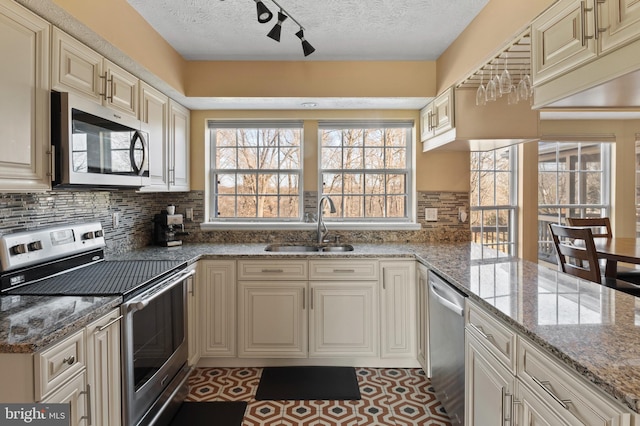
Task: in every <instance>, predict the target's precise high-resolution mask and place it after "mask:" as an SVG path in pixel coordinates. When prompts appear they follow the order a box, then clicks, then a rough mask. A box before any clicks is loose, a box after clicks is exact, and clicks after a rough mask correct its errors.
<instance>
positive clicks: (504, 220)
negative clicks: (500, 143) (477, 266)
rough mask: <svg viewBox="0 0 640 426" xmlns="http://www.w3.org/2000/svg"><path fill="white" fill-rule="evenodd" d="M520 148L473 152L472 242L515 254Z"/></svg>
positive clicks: (499, 251)
mask: <svg viewBox="0 0 640 426" xmlns="http://www.w3.org/2000/svg"><path fill="white" fill-rule="evenodd" d="M517 158H518V151H517V146H511V147H507V148H501V149H496V150H493V151H477V152H471V190H470V194H469V198H470V200H469V203H470V213H471V214H470V225H471V236H472V241H474V242H477V243H481V244H482V245H483V246H485V247H488V248H491V249H495V250H497V251H498V253H497V254H499V253H504V254H507V255H511V256H515V255H516V236H517V229H518V226H517V220H516V212H517V194H516V190H517V178H518V175H517V168H516V165H517Z"/></svg>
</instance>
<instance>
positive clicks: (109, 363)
mask: <svg viewBox="0 0 640 426" xmlns="http://www.w3.org/2000/svg"><path fill="white" fill-rule="evenodd" d="M121 318H122V317H121V315H120V311H119V310H118V309H114V310H113V311H111V313H110V314H108V315H105V316H104V317H102V318H100V319H99V320H97V321H95V322H93V323H91V324H89V325H88V326H87V328H86V339H87V342H86V343H87V393H86V394H87V398H89V400H88V401H87V402H88V404H87V405H88V406H89V407H90V411H89V414H90V415H88V416H87V417H88V418H89V424H90V425H105V426H106V425H108V426H118V425H120V423H121V416H122V410H121V406H122V404H121V395H122V394H121V391H120V380H121V379H120V377H121V374H122V369H121V368H120V320H121Z"/></svg>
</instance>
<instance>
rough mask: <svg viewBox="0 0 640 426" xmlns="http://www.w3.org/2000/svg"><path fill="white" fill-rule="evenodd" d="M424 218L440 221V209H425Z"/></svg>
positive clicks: (429, 220) (430, 220) (428, 220)
mask: <svg viewBox="0 0 640 426" xmlns="http://www.w3.org/2000/svg"><path fill="white" fill-rule="evenodd" d="M424 220H426V221H427V222H437V221H438V209H436V208H425V209H424Z"/></svg>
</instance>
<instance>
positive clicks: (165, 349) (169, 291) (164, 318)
mask: <svg viewBox="0 0 640 426" xmlns="http://www.w3.org/2000/svg"><path fill="white" fill-rule="evenodd" d="M104 247H105V239H104V232H103V229H102V226H101V224H100V223H99V222H91V223H84V224H73V225H60V226H55V227H50V228H44V229H38V230H34V231H26V232H17V233H12V234H7V235H4V236H2V237H0V265H1V266H2V271H1V272H0V283H1V287H0V290H1V292H2V293H7V294H16V295H52V296H55V295H93V296H95V295H121V296H122V297H123V303H122V306H121V314H122V321H121V324H122V326H121V327H122V330H121V336H122V341H121V354H122V366H123V370H124V371H123V384H122V390H123V401H122V402H123V418H122V420H123V424H124V425H126V426H129V425H151V424H153V425H162V424H166V423H168V421H169V420H170V419H171V417H173V414H174V413H175V411H176V410H177V408H178V407H179V405H180V404H181V403H182V401H183V400H184V398H185V396H186V393H187V386H186V380H187V378H188V375H189V370H190V369H189V367H188V366H187V357H188V349H187V346H188V345H187V329H186V327H187V312H186V291H187V290H186V287H187V281H188V280H189V279H191V278H192V276H193V274H194V272H193V271H187V270H186V266H187V265H186V263H185V262H177V261H160V260H158V261H154V260H145V261H107V260H105V256H104Z"/></svg>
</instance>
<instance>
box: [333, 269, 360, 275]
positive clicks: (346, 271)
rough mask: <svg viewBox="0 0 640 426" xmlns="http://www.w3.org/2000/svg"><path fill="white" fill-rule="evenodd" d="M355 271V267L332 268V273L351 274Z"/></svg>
mask: <svg viewBox="0 0 640 426" xmlns="http://www.w3.org/2000/svg"><path fill="white" fill-rule="evenodd" d="M354 272H356V270H355V269H334V270H333V273H335V274H353V273H354Z"/></svg>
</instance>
